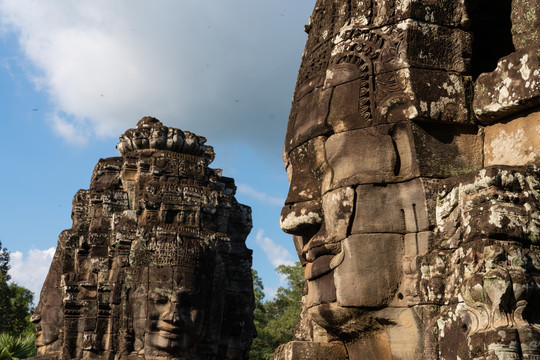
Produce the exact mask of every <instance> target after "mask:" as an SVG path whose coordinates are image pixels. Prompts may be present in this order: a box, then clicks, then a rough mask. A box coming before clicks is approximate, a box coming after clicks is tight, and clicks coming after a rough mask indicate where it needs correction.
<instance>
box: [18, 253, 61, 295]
mask: <svg viewBox="0 0 540 360" xmlns="http://www.w3.org/2000/svg"><path fill="white" fill-rule="evenodd" d="M54 251H55V248H50V249H46V250H39V249H31V250H29V251H28V252H27V253H26V256H25V255H24V254H23V253H22V252H20V251H14V252H12V253H11V257H10V265H11V269H10V270H9V274H10V275H11V280H12V281H13V282H15V283H17V284H18V285H20V286H24V287H25V288H27V289H29V290H31V291H33V292H34V303H36V304H37V301H38V300H39V293H40V292H41V286H43V282H44V281H45V277H46V276H47V273H48V272H49V267H50V266H51V261H52V258H53V256H54Z"/></svg>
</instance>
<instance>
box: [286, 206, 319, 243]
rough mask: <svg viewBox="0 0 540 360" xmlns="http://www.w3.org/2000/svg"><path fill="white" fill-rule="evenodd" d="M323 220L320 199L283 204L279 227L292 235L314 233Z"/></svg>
mask: <svg viewBox="0 0 540 360" xmlns="http://www.w3.org/2000/svg"><path fill="white" fill-rule="evenodd" d="M322 222H323V214H322V207H321V202H320V200H310V201H303V202H299V203H294V204H292V205H285V206H284V207H283V209H282V210H281V216H280V224H279V225H280V227H281V229H282V230H283V231H285V232H286V233H288V234H292V235H304V236H305V235H306V234H315V233H316V232H317V231H318V230H319V228H320V227H321V224H322Z"/></svg>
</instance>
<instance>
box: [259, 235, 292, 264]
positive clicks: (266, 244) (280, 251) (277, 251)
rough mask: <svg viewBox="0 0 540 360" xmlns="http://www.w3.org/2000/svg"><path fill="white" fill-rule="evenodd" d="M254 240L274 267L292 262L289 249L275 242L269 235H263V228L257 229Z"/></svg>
mask: <svg viewBox="0 0 540 360" xmlns="http://www.w3.org/2000/svg"><path fill="white" fill-rule="evenodd" d="M255 241H256V242H257V244H258V245H259V246H260V247H261V248H262V250H263V251H264V252H265V253H266V257H267V258H268V260H269V261H270V263H272V265H274V267H277V266H279V265H293V264H294V261H293V260H292V256H291V253H290V252H289V250H287V249H285V248H284V247H283V246H281V245H278V244H276V243H275V242H274V240H272V239H270V238H269V237H266V236H264V230H263V229H259V231H257V235H256V237H255Z"/></svg>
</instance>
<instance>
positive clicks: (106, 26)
mask: <svg viewBox="0 0 540 360" xmlns="http://www.w3.org/2000/svg"><path fill="white" fill-rule="evenodd" d="M312 3H313V0H303V1H298V3H296V2H295V3H291V2H290V1H289V0H274V1H269V2H268V1H267V2H261V1H245V0H230V1H222V0H207V1H195V0H185V1H176V0H155V1H142V0H141V1H136V2H134V1H131V0H115V1H109V0H77V1H72V0H55V1H47V0H0V25H1V29H2V30H3V31H4V32H6V31H8V32H9V31H12V32H14V33H15V34H17V36H18V39H19V43H20V45H21V49H22V51H23V53H24V56H25V57H26V59H27V60H30V63H31V64H32V66H33V71H31V74H32V77H33V80H34V82H35V84H36V86H37V87H38V88H40V89H42V90H43V91H45V92H46V93H47V94H48V95H49V100H50V101H51V103H52V104H53V107H54V110H53V114H50V117H51V118H53V119H55V120H54V121H52V127H53V129H54V130H55V131H56V133H57V134H58V135H59V136H61V137H63V138H65V139H67V140H68V141H70V142H72V143H80V142H81V137H86V138H87V137H89V136H118V135H119V134H120V133H121V132H122V131H123V130H125V129H126V128H128V127H133V126H134V125H135V124H136V122H137V120H138V119H140V118H141V117H142V116H145V115H152V116H156V117H158V118H160V119H161V120H163V121H164V122H165V123H166V125H175V126H179V127H181V128H183V129H186V130H192V131H195V132H198V133H200V134H202V135H204V136H207V137H209V139H211V137H212V136H214V137H219V138H224V139H231V140H233V141H234V140H238V139H244V140H246V141H248V142H251V143H252V144H253V145H256V146H259V147H260V146H262V145H264V144H268V143H274V142H275V143H278V142H279V147H281V137H282V136H283V129H284V128H285V125H286V121H287V113H288V110H289V106H290V97H291V95H292V87H293V85H294V81H295V79H296V72H297V70H298V62H299V60H300V54H301V50H302V48H303V43H304V41H305V34H303V32H302V31H301V27H302V24H303V23H305V21H307V16H308V15H309V10H310V9H311V8H312V5H313V4H312ZM284 7H286V8H287V9H288V10H287V13H286V14H287V17H285V16H283V8H284ZM22 63H24V61H22ZM27 70H29V69H27ZM29 71H30V70H29Z"/></svg>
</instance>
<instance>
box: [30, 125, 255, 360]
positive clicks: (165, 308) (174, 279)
mask: <svg viewBox="0 0 540 360" xmlns="http://www.w3.org/2000/svg"><path fill="white" fill-rule="evenodd" d="M205 141H206V139H205V138H203V137H201V136H197V135H195V134H193V133H190V132H187V131H181V130H179V129H175V128H168V127H166V126H163V125H162V123H161V122H160V121H158V120H157V119H155V118H151V117H145V118H143V119H142V120H140V121H139V122H138V124H137V127H136V128H135V129H129V130H127V131H126V133H125V134H123V135H122V136H121V137H120V142H119V144H118V145H117V148H118V150H119V151H120V154H121V155H122V156H121V157H113V158H108V159H100V160H99V162H98V164H97V165H96V167H95V169H94V173H93V175H92V179H91V182H90V188H89V189H88V190H80V191H79V192H77V194H76V195H75V198H74V199H73V210H72V219H73V226H72V228H71V229H69V230H65V231H63V232H62V233H61V234H60V237H59V240H58V246H57V249H56V253H55V255H54V259H53V262H52V265H51V268H50V270H49V273H48V275H47V278H46V280H45V284H44V285H43V289H42V292H41V298H40V302H39V304H38V306H37V309H36V313H35V314H34V317H33V320H34V322H36V323H37V329H38V333H37V345H38V356H37V359H186V360H191V359H247V358H248V352H249V347H250V344H251V340H252V338H253V336H254V334H255V330H254V326H253V308H254V300H253V285H252V278H251V250H249V249H247V248H246V245H245V240H246V237H247V235H248V233H249V231H250V230H251V209H250V208H249V207H247V206H245V205H241V204H239V203H238V202H237V201H236V200H235V198H234V194H235V190H236V187H235V185H234V181H233V179H231V178H227V177H224V176H222V175H221V170H216V169H211V168H209V167H208V165H209V164H210V163H211V162H212V160H213V159H214V152H213V149H212V147H210V146H207V145H205Z"/></svg>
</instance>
